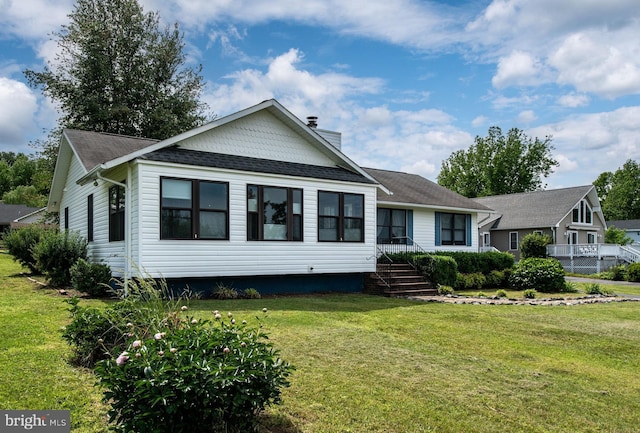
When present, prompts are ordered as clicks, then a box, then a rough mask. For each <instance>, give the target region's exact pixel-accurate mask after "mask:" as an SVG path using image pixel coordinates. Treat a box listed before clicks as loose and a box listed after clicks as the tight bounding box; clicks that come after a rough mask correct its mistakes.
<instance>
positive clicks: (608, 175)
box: [593, 159, 640, 221]
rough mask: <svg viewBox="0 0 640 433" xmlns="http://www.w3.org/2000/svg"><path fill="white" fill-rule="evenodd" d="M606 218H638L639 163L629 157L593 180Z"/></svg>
mask: <svg viewBox="0 0 640 433" xmlns="http://www.w3.org/2000/svg"><path fill="white" fill-rule="evenodd" d="M593 184H594V186H595V187H596V192H597V193H598V198H599V199H600V204H601V205H602V212H603V213H604V217H605V219H606V220H609V221H611V220H629V219H640V164H638V162H637V161H633V160H631V159H629V160H627V161H626V162H625V163H624V165H623V166H622V167H621V168H619V169H618V170H616V171H615V172H614V173H612V172H608V171H607V172H604V173H601V174H600V176H598V179H596V181H595V182H593Z"/></svg>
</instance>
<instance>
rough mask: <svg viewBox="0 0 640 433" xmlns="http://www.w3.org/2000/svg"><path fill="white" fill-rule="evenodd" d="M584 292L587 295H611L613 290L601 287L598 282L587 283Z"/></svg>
mask: <svg viewBox="0 0 640 433" xmlns="http://www.w3.org/2000/svg"><path fill="white" fill-rule="evenodd" d="M584 292H585V293H586V294H587V295H611V294H613V292H612V291H611V290H610V289H607V288H605V287H602V286H601V285H600V284H598V283H589V284H587V285H586V286H585V289H584Z"/></svg>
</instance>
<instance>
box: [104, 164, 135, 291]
mask: <svg viewBox="0 0 640 433" xmlns="http://www.w3.org/2000/svg"><path fill="white" fill-rule="evenodd" d="M96 177H97V178H98V179H100V180H102V181H104V182H108V183H111V184H114V185H117V186H121V187H123V188H124V249H125V255H126V257H125V261H124V296H128V295H129V279H130V278H131V277H130V275H129V273H130V269H129V267H130V266H129V260H131V239H130V238H131V218H130V217H129V216H130V214H131V194H129V188H128V187H127V184H126V183H122V182H118V181H115V180H113V179H109V178H106V177H104V176H102V174H100V172H97V173H96ZM127 179H131V167H130V166H128V167H127Z"/></svg>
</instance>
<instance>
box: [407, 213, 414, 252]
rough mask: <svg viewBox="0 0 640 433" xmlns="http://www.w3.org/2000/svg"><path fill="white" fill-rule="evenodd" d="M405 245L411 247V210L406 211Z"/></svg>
mask: <svg viewBox="0 0 640 433" xmlns="http://www.w3.org/2000/svg"><path fill="white" fill-rule="evenodd" d="M407 237H408V238H407V245H413V209H408V210H407Z"/></svg>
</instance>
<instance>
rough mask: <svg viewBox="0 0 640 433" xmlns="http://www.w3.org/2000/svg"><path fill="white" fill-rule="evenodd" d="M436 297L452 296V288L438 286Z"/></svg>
mask: <svg viewBox="0 0 640 433" xmlns="http://www.w3.org/2000/svg"><path fill="white" fill-rule="evenodd" d="M438 295H443V296H446V295H453V287H451V286H442V285H439V286H438Z"/></svg>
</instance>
